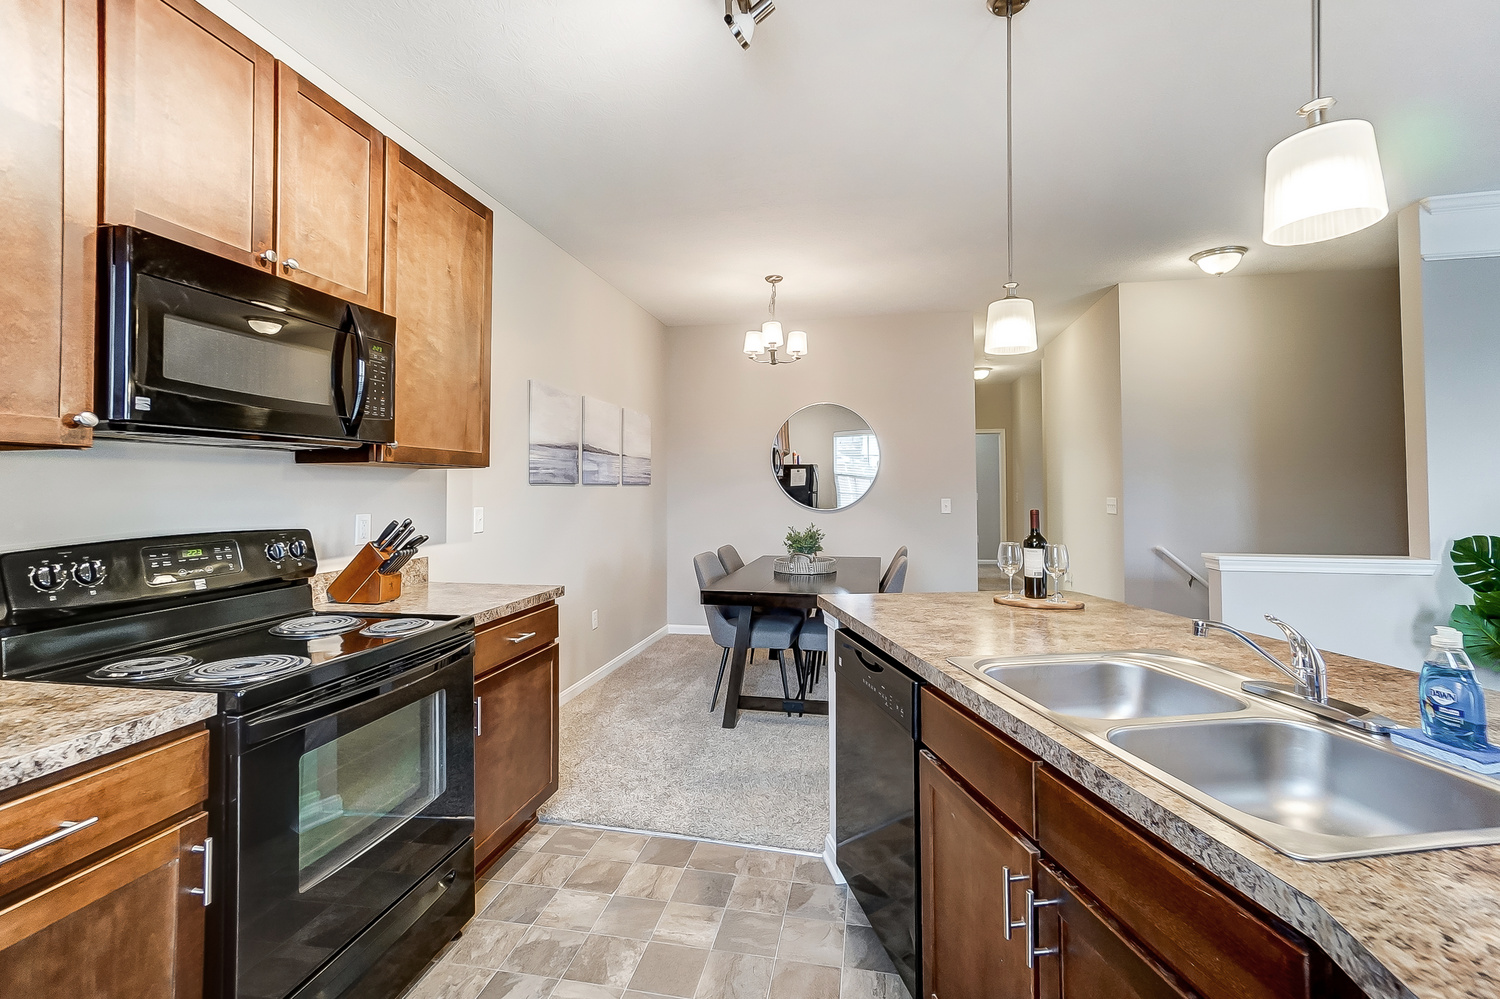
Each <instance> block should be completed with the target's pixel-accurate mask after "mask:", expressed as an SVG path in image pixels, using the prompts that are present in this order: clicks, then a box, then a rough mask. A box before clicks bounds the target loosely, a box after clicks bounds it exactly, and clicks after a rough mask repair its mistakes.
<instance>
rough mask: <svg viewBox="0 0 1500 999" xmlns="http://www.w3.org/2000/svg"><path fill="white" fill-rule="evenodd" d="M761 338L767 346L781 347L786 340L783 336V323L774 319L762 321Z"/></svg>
mask: <svg viewBox="0 0 1500 999" xmlns="http://www.w3.org/2000/svg"><path fill="white" fill-rule="evenodd" d="M760 339H761V342H762V343H764V344H765V345H766V346H767V347H780V346H781V345H782V343H783V342H784V341H783V340H782V337H781V324H780V323H778V322H777V321H776V320H774V319H772V320H771V321H770V322H766V323H761V324H760Z"/></svg>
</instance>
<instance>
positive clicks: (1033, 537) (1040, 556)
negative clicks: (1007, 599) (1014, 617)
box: [1021, 510, 1047, 600]
mask: <svg viewBox="0 0 1500 999" xmlns="http://www.w3.org/2000/svg"><path fill="white" fill-rule="evenodd" d="M1041 522H1042V511H1040V510H1033V511H1031V533H1030V534H1028V535H1026V540H1025V541H1022V542H1021V574H1022V575H1023V576H1024V577H1025V579H1026V595H1027V596H1028V597H1031V598H1032V599H1034V600H1045V599H1047V565H1046V563H1047V539H1046V538H1044V537H1042V531H1041Z"/></svg>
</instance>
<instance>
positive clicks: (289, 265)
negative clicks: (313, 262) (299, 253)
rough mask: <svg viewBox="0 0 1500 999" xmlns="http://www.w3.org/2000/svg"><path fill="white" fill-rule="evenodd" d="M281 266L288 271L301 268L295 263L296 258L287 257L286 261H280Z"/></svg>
mask: <svg viewBox="0 0 1500 999" xmlns="http://www.w3.org/2000/svg"><path fill="white" fill-rule="evenodd" d="M281 266H283V267H285V268H286V269H287V270H289V271H295V270H299V269H300V268H301V267H302V265H301V264H299V263H297V258H296V257H287V258H286V260H284V261H282V264H281Z"/></svg>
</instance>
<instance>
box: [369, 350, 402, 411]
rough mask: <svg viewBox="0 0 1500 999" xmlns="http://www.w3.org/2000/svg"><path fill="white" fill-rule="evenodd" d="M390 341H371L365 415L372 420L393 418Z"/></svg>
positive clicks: (392, 351) (392, 352)
mask: <svg viewBox="0 0 1500 999" xmlns="http://www.w3.org/2000/svg"><path fill="white" fill-rule="evenodd" d="M394 353H395V348H393V347H392V346H391V345H390V344H388V343H382V342H381V341H379V340H372V341H370V359H369V361H368V362H367V363H366V365H365V378H366V379H367V381H366V383H365V385H366V387H365V416H367V417H369V418H370V419H372V420H389V419H390V418H391V355H392V354H394Z"/></svg>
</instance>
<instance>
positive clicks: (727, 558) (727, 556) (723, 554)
mask: <svg viewBox="0 0 1500 999" xmlns="http://www.w3.org/2000/svg"><path fill="white" fill-rule="evenodd" d="M719 562H720V563H722V564H723V566H724V571H725V572H726V573H729V572H738V571H739V570H740V569H743V568H744V567H745V560H744V559H742V558H740V553H739V552H737V551H735V550H734V545H725V546H723V547H722V548H720V549H719Z"/></svg>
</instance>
